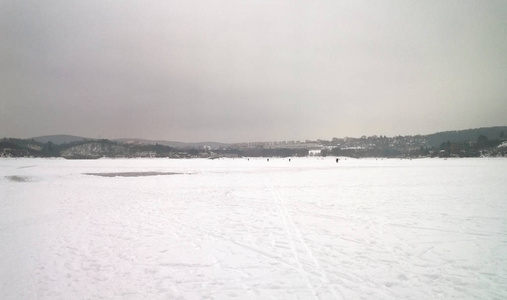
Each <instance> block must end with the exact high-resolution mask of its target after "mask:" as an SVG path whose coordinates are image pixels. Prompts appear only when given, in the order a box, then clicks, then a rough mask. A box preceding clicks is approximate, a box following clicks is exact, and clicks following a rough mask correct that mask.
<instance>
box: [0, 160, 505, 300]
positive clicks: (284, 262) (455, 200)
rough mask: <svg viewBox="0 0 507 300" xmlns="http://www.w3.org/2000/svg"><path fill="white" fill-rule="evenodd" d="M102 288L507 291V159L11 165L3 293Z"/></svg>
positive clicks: (3, 169)
mask: <svg viewBox="0 0 507 300" xmlns="http://www.w3.org/2000/svg"><path fill="white" fill-rule="evenodd" d="M147 172H150V173H147ZM157 172H160V173H162V174H158V173H157ZM86 173H93V174H95V175H86ZM98 173H100V174H102V173H127V174H114V175H128V176H112V174H110V176H111V177H103V176H98V175H100V174H98ZM172 173H178V174H172ZM102 175H103V174H102ZM139 175H151V176H139ZM100 298H106V299H174V298H183V299H202V298H216V299H224V298H226V299H227V298H241V299H244V298H247V299H266V298H276V299H436V298H443V299H507V159H502V158H498V159H487V158H482V159H448V160H442V159H419V160H394V159H390V160H386V159H384V160H380V159H379V160H375V159H364V160H363V159H361V160H355V159H350V158H349V159H341V160H340V162H339V163H338V164H336V163H335V161H334V158H325V159H321V158H293V159H292V161H290V162H289V161H288V159H276V158H272V159H270V161H269V162H267V161H266V159H253V158H251V159H250V160H248V159H220V160H207V159H192V160H172V159H100V160H62V159H5V158H4V159H0V299H100Z"/></svg>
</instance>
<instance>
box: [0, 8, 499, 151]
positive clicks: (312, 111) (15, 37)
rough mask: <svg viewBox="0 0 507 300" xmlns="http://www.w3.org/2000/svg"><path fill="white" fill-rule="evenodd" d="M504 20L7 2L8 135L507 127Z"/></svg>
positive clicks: (257, 137)
mask: <svg viewBox="0 0 507 300" xmlns="http://www.w3.org/2000/svg"><path fill="white" fill-rule="evenodd" d="M506 15H507V2H506V1H496V0H486V1H472V0H463V1H439V2H428V1H410V0H409V1H401V0H386V1H371V0H367V1H361V2H358V1H334V0H333V1H332V0H322V1H318V2H311V3H303V2H298V1H287V0H280V1H264V0H260V1H256V2H243V1H233V0H217V1H206V2H202V1H195V0H187V1H178V0H169V1H157V0H154V1H145V2H139V3H132V2H129V3H125V2H124V1H118V0H112V1H107V2H104V1H98V0H90V1H77V0H65V1H64V0H55V1H44V0H41V1H36V2H33V1H25V0H20V1H9V0H0V40H1V41H2V43H1V44H0V134H2V135H4V136H7V137H19V138H30V137H36V136H43V135H48V134H53V133H59V132H68V133H70V134H72V135H77V136H85V137H93V138H99V137H101V138H108V139H116V138H131V137H132V138H134V137H141V138H143V139H150V140H169V141H182V142H200V141H217V142H225V143H231V142H243V141H244V142H248V141H277V140H307V139H308V140H316V139H331V138H333V137H345V136H351V137H359V136H363V135H366V136H371V135H387V136H397V135H415V134H429V133H434V132H439V131H442V130H444V131H446V130H461V129H469V128H478V127H491V126H496V125H497V124H502V123H504V122H505V116H506V115H507V98H506V95H507V85H506V84H505V82H506V81H507V57H506V54H505V53H507V38H506V35H505V28H507V19H506V18H505V16H506ZM62 129H64V130H62Z"/></svg>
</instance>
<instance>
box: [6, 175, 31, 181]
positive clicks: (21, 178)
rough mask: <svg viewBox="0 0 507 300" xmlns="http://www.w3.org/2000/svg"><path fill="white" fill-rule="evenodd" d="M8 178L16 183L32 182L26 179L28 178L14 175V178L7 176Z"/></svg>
mask: <svg viewBox="0 0 507 300" xmlns="http://www.w3.org/2000/svg"><path fill="white" fill-rule="evenodd" d="M6 178H7V179H9V180H10V181H14V182H28V181H30V178H29V177H26V176H17V175H13V176H6Z"/></svg>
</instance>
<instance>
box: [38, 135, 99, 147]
mask: <svg viewBox="0 0 507 300" xmlns="http://www.w3.org/2000/svg"><path fill="white" fill-rule="evenodd" d="M33 140H34V141H36V142H39V143H47V142H51V143H53V144H57V145H62V144H68V143H74V142H81V141H87V140H92V139H90V138H85V137H81V136H75V135H64V134H60V135H45V136H38V137H34V138H33Z"/></svg>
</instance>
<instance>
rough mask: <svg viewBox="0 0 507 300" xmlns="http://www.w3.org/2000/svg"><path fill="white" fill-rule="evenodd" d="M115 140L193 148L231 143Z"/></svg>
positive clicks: (226, 145)
mask: <svg viewBox="0 0 507 300" xmlns="http://www.w3.org/2000/svg"><path fill="white" fill-rule="evenodd" d="M115 141H117V142H120V143H139V144H147V145H155V144H159V145H164V146H169V147H173V148H180V149H191V148H199V147H204V146H208V147H210V148H212V149H218V148H225V147H228V146H230V144H226V143H218V142H200V143H184V142H176V141H163V140H155V141H154V140H145V139H115Z"/></svg>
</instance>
